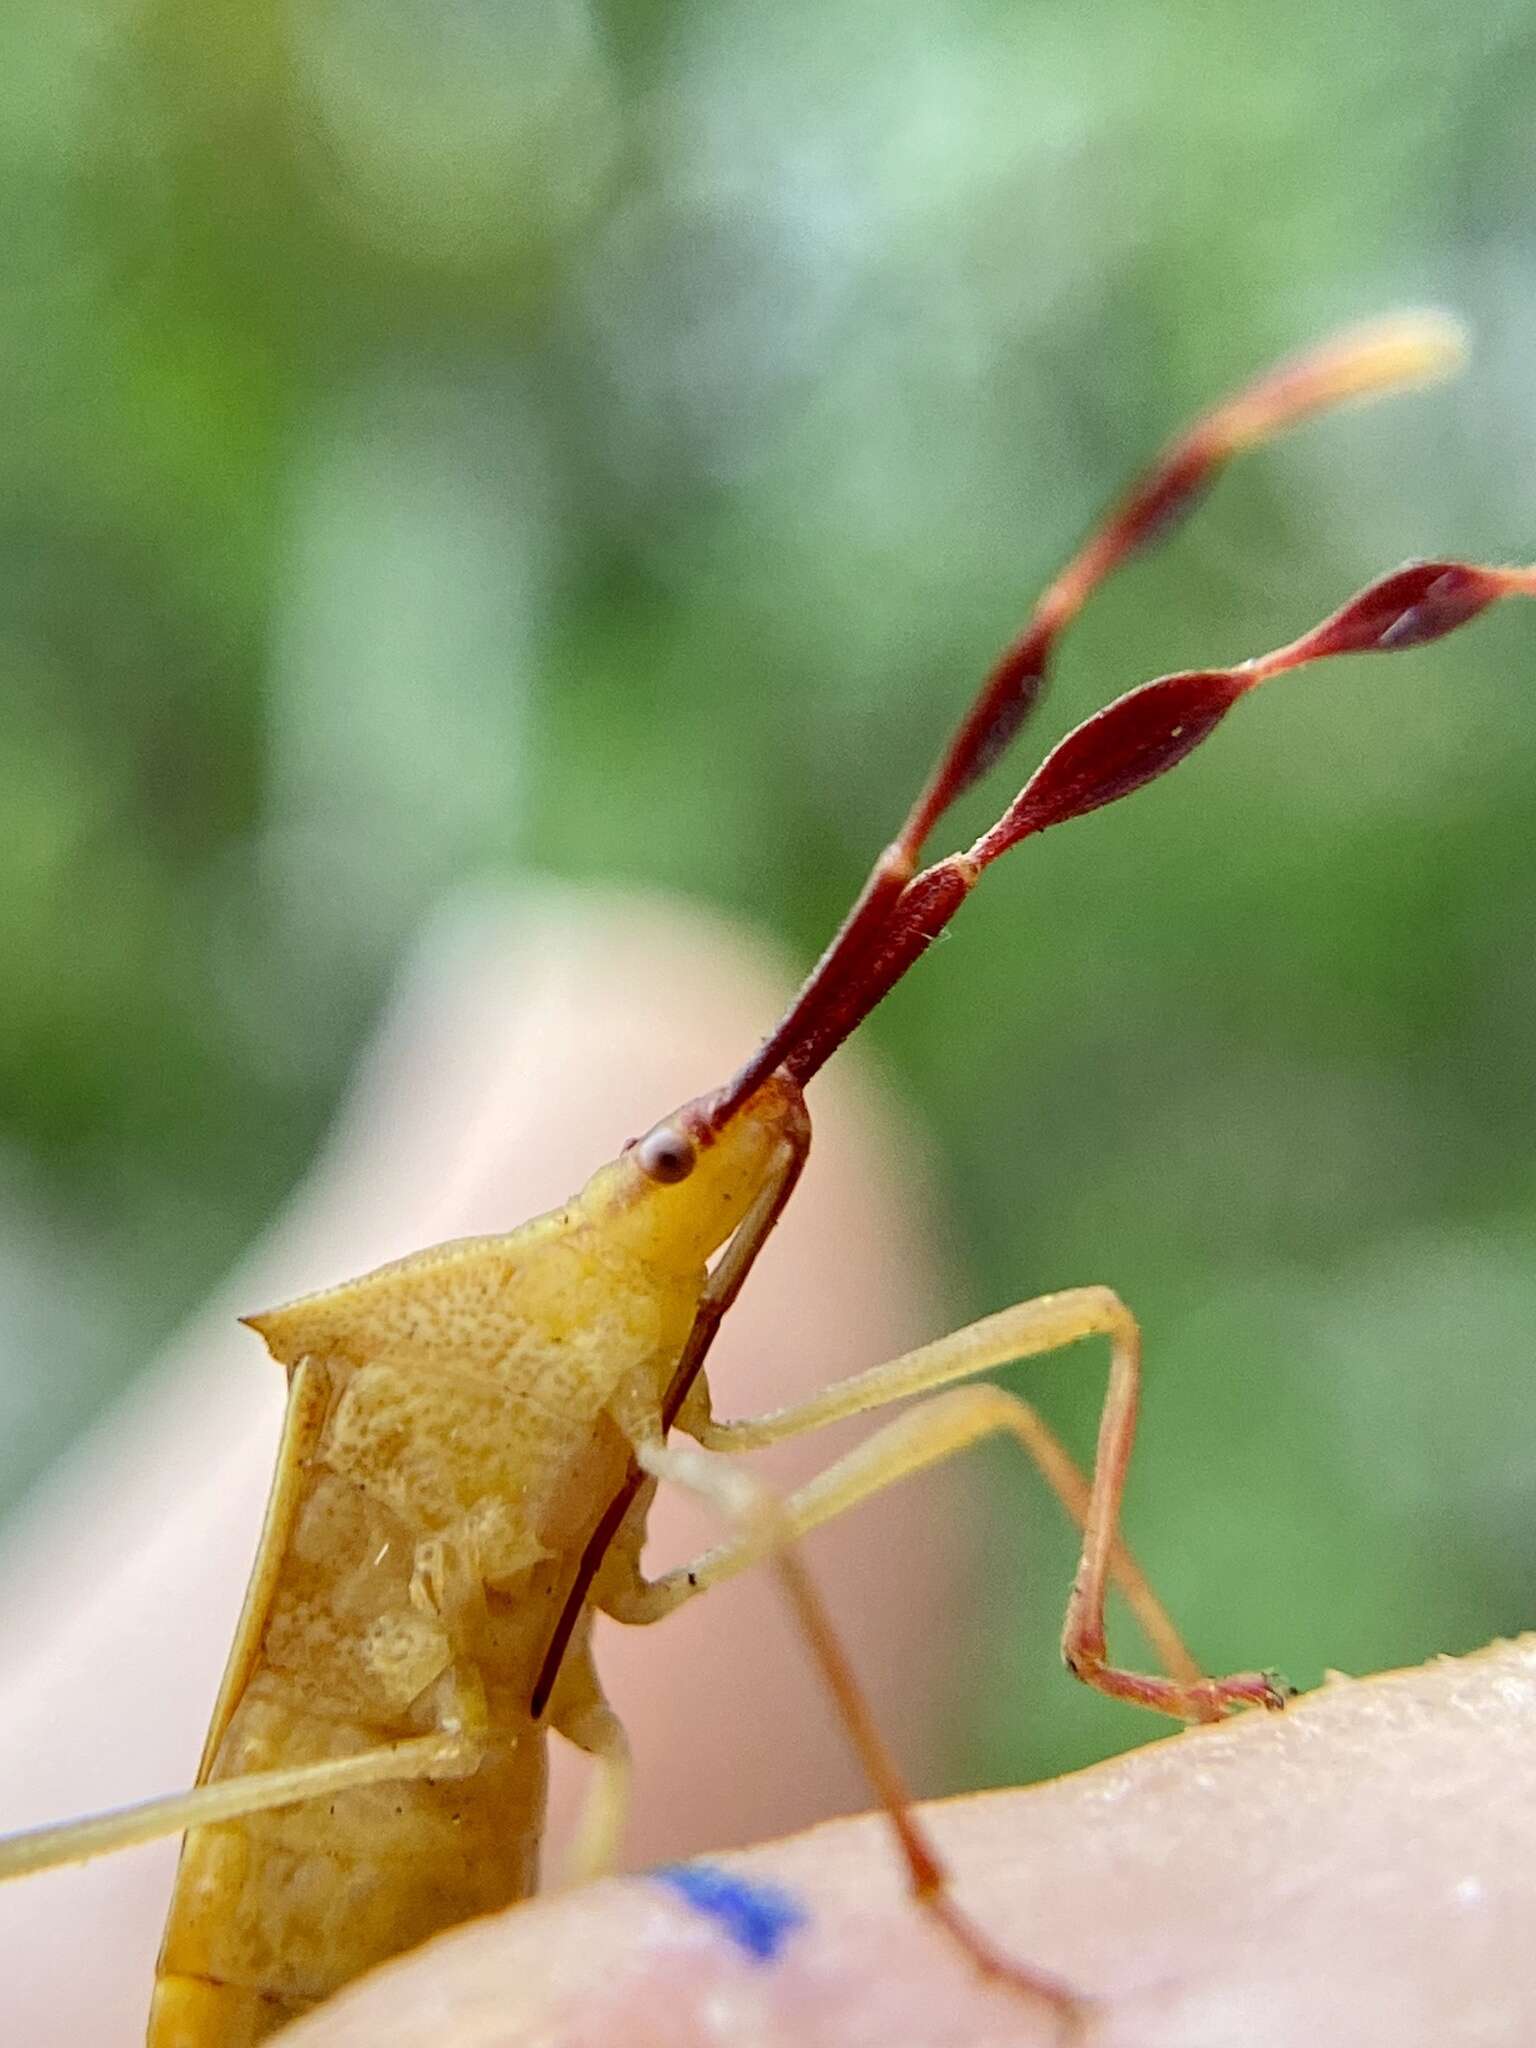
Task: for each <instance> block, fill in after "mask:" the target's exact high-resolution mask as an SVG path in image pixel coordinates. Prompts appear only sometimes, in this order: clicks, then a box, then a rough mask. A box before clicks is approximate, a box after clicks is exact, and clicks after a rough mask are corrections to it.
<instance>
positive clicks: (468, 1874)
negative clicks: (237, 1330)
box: [149, 1083, 803, 2048]
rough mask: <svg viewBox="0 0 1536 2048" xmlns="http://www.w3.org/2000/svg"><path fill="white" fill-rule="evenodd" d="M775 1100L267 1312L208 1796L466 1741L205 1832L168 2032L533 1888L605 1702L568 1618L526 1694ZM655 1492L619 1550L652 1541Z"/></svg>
mask: <svg viewBox="0 0 1536 2048" xmlns="http://www.w3.org/2000/svg"><path fill="white" fill-rule="evenodd" d="M802 1114H803V1112H801V1111H800V1109H799V1091H798V1089H796V1088H794V1087H793V1085H792V1084H789V1083H777V1084H775V1085H774V1086H772V1087H770V1088H768V1089H765V1090H764V1091H762V1093H761V1094H760V1095H759V1097H758V1098H756V1100H755V1101H754V1103H753V1104H752V1105H751V1109H750V1112H749V1114H748V1115H746V1116H743V1117H738V1118H736V1119H733V1121H732V1123H731V1125H730V1126H729V1128H728V1130H727V1131H725V1132H724V1133H722V1134H721V1137H720V1139H719V1141H718V1142H717V1143H715V1144H713V1145H711V1146H710V1147H709V1148H708V1150H707V1151H706V1152H705V1153H703V1154H702V1155H701V1157H700V1158H699V1160H698V1162H697V1166H696V1170H694V1171H692V1172H691V1173H690V1174H689V1175H688V1177H687V1178H686V1180H684V1181H682V1182H681V1183H680V1184H678V1185H676V1186H669V1185H663V1184H659V1183H658V1182H657V1181H656V1180H654V1179H653V1178H651V1177H650V1176H648V1175H647V1174H646V1173H645V1172H644V1171H642V1169H641V1168H640V1166H639V1165H638V1164H636V1163H635V1161H634V1158H633V1155H632V1153H626V1154H624V1155H623V1156H621V1157H620V1158H619V1159H618V1160H617V1161H615V1162H614V1163H613V1164H612V1165H610V1166H606V1167H604V1168H603V1169H602V1171H601V1172H600V1173H598V1174H597V1175H596V1176H595V1177H594V1178H593V1179H592V1180H591V1181H590V1182H589V1183H588V1185H587V1186H586V1188H585V1189H584V1190H583V1191H582V1193H581V1194H580V1195H578V1196H577V1197H576V1198H575V1200H574V1201H572V1202H571V1203H570V1204H569V1205H568V1206H567V1207H566V1208H564V1209H560V1210H557V1211H555V1212H553V1213H552V1214H550V1215H548V1216H543V1217H539V1218H536V1219H535V1220H534V1221H532V1222H530V1223H527V1224H525V1225H523V1227H522V1228H521V1229H519V1230H515V1231H513V1232H511V1233H510V1234H508V1235H507V1236H504V1237H489V1238H472V1239H466V1240H463V1241H461V1242H459V1243H455V1244H448V1245H443V1246H440V1247H438V1248H437V1249H435V1250H432V1251H427V1252H422V1253H418V1254H417V1255H416V1256H415V1257H413V1258H409V1259H405V1260H402V1261H400V1262H399V1263H397V1264H394V1265H390V1266H386V1267H383V1268H382V1269H381V1270H379V1271H378V1272H375V1273H371V1274H368V1275H366V1276H365V1277H364V1278H362V1279H359V1280H354V1281H351V1282H349V1283H347V1284H345V1285H343V1286H340V1287H336V1288H331V1289H328V1290H327V1291H326V1292H324V1293H322V1294H316V1295H311V1296H309V1297H307V1298H305V1299H304V1300H301V1301H297V1302H294V1303H292V1304H291V1305H290V1306H288V1307H286V1308H281V1309H277V1310H274V1311H273V1312H271V1313H270V1314H266V1315H260V1316H254V1317H252V1318H250V1321H251V1323H252V1326H253V1327H254V1328H255V1329H256V1330H258V1331H259V1332H260V1334H261V1335H262V1337H263V1338H264V1339H265V1340H266V1343H267V1345H268V1348H269V1349H270V1351H271V1352H272V1355H273V1356H274V1357H275V1358H276V1359H277V1360H278V1361H279V1363H280V1364H282V1365H284V1366H286V1367H287V1368H288V1371H289V1376H290V1392H289V1416H288V1426H287V1429H286V1431H285V1437H284V1444H283V1452H282V1456H281V1458H280V1461H279V1467H278V1474H277V1479H276V1483H275V1486H274V1491H273V1498H272V1505H271V1507H270V1509H269V1513H268V1519H267V1526H266V1530H265V1532H264V1535H263V1540H262V1544H261V1549H260V1552H259V1554H258V1558H257V1562H256V1567H255V1572H254V1575H253V1580H252V1585H251V1589H250V1593H249V1594H248V1596H247V1602H246V1610H245V1613H244V1615H243V1617H242V1620H241V1625H240V1628H239V1630H238V1633H237V1636H236V1642H235V1648H234V1651H233V1654H232V1656H231V1660H230V1666H229V1669H228V1672H227V1673H226V1677H225V1682H224V1686H223V1689H222V1692H221V1696H220V1699H219V1702H218V1705H217V1707H216V1709H215V1713H214V1720H213V1726H212V1728H211V1730H210V1733H209V1739H208V1745H207V1749H206V1751H205V1754H204V1759H203V1766H202V1769H201V1771H200V1773H199V1780H198V1781H199V1783H200V1784H201V1783H208V1782H212V1781H214V1780H217V1779H221V1778H233V1777H240V1776H244V1775H245V1774H247V1773H250V1772H253V1771H265V1770H270V1769H272V1768H274V1767H276V1766H282V1765H294V1764H310V1763H316V1762H320V1761H321V1760H323V1759H330V1758H335V1757H340V1756H347V1755H352V1754H358V1753H362V1752H365V1751H370V1750H377V1749H378V1748H379V1747H380V1746H381V1745H383V1744H387V1743H391V1742H396V1741H399V1740H400V1739H401V1738H404V1737H410V1736H419V1735H422V1734H424V1733H429V1732H431V1731H432V1730H434V1729H444V1728H446V1729H464V1730H466V1731H467V1732H468V1733H469V1735H470V1736H471V1737H472V1738H474V1741H475V1746H476V1749H477V1751H478V1754H479V1760H478V1762H477V1763H476V1764H475V1766H474V1768H473V1769H471V1770H469V1771H467V1772H466V1773H465V1774H464V1775H460V1776H450V1777H446V1778H436V1779H426V1778H418V1779H414V1780H410V1781H407V1782H404V1783H393V1784H378V1785H365V1786H361V1787H358V1788H356V1789H348V1790H342V1791H339V1792H337V1793H335V1794H334V1795H332V1796H330V1797H328V1798H326V1799H316V1800H311V1801H309V1802H307V1803H304V1804H301V1805H293V1806H287V1807H282V1808H278V1809H275V1810H272V1811H269V1812H263V1813H254V1814H248V1815H245V1816H243V1817H241V1818H239V1819H236V1820H230V1821H222V1822H219V1823H217V1824H215V1825H210V1826H203V1827H197V1828H193V1829H192V1830H191V1831H190V1832H189V1834H188V1836H187V1839H186V1846H185V1848H184V1850H183V1852H182V1859H181V1865H180V1869H179V1872H178V1876H177V1883H176V1890H175V1895H174V1898H173V1902H172V1906H171V1914H170V1920H169V1923H168V1926H167V1930H166V1936H165V1943H164V1947H163V1949H162V1952H161V1957H160V1968H159V1980H158V1985H157V1990H156V1997H155V2007H154V2014H153V2018H152V2020H151V2025H150V2035H149V2039H150V2043H151V2048H244V2044H247V2043H254V2042H257V2041H261V2040H263V2039H265V2038H266V2036H267V2035H269V2034H270V2033H272V2032H273V2031H274V2030H275V2029H276V2028H278V2027H279V2026H281V2025H283V2024H284V2023H285V2022H286V2021H287V2020H289V2019H291V2018H292V2017H294V2016H295V2015H296V2014H298V2013H300V2012H302V2011H305V2010H307V2009H308V2008H309V2007H310V2006H312V2005H314V2004H315V2003H317V2002H318V2001H319V2000H321V1999H324V1998H326V1997H328V1996H329V1995H330V1994H331V1993H332V1992H333V1991H335V1990H336V1989H337V1988H338V1987H339V1986H341V1985H342V1984H345V1983H347V1982H349V1981H350V1980H351V1979H353V1978H354V1977H357V1976H359V1975H360V1974H361V1973H362V1972H363V1971H364V1970H367V1969H370V1968H372V1967H373V1965H375V1964H376V1963H379V1962H382V1961H384V1960H386V1959H387V1958H388V1957H390V1956H393V1955H397V1954H399V1953H400V1952H401V1951H402V1950H405V1949H408V1948H412V1947H414V1946H415V1945H416V1944H417V1943H419V1942H421V1941H423V1940H425V1939H426V1937H427V1936H428V1935H430V1934H433V1933H435V1932H437V1931H438V1930H439V1929H441V1928H444V1927H448V1926H452V1925H453V1924H455V1923H456V1922H458V1921H462V1920H465V1919H467V1918H469V1917H470V1916H471V1915H474V1914H477V1913H485V1912H490V1911H492V1910H494V1909H495V1908H497V1907H500V1906H506V1905H510V1904H512V1903H513V1902H514V1901H516V1900H518V1899H521V1898H524V1897H526V1896H527V1895H528V1893H529V1892H530V1891H531V1890H532V1889H533V1886H534V1884H535V1881H536V1878H537V1870H538V1842H539V1836H540V1833H541V1831H542V1827H543V1818H544V1788H545V1757H544V1748H545V1743H544V1728H545V1726H546V1725H550V1726H553V1727H555V1728H557V1729H560V1728H565V1729H567V1730H573V1729H577V1728H579V1725H580V1717H581V1716H582V1715H583V1714H584V1713H586V1712H588V1711H590V1709H591V1708H592V1707H593V1705H594V1704H596V1703H600V1701H601V1693H600V1691H599V1688H598V1684H597V1680H596V1677H595V1674H594V1673H593V1671H592V1666H591V1660H590V1655H589V1652H588V1647H587V1634H588V1629H589V1625H590V1617H589V1614H588V1615H586V1616H584V1617H583V1618H582V1619H581V1620H580V1621H579V1622H578V1623H577V1626H576V1631H575V1633H574V1635H573V1637H572V1640H571V1643H570V1646H569V1648H568V1649H567V1651H566V1655H565V1657H564V1660H563V1662H562V1665H561V1673H560V1679H559V1683H558V1685H557V1688H556V1691H555V1695H554V1698H553V1700H552V1702H551V1704H550V1709H549V1712H548V1715H547V1716H546V1717H544V1719H541V1720H539V1721H535V1719H534V1715H533V1712H532V1710H531V1698H532V1694H533V1689H534V1682H535V1678H536V1675H537V1673H538V1670H539V1667H540V1662H541V1659H542V1658H543V1656H544V1654H545V1651H546V1649H547V1647H548V1644H549V1640H550V1635H551V1630H552V1629H553V1627H554V1625H555V1622H556V1619H557V1617H558V1616H559V1614H560V1612H561V1609H562V1605H563V1603H564V1601H565V1599H566V1597H567V1595H568V1593H569V1591H570V1588H571V1586H572V1584H573V1581H574V1577H575V1573H576V1570H577V1567H578V1564H579V1561H580V1558H581V1555H582V1552H583V1549H584V1546H585V1545H586V1543H587V1540H588V1539H589V1537H590V1536H591V1533H592V1530H593V1527H594V1525H595V1523H596V1520H597V1518H598V1514H599V1512H600V1511H601V1510H602V1508H604V1507H605V1506H606V1505H607V1504H608V1502H609V1501H611V1500H612V1499H613V1498H614V1497H615V1496H616V1495H617V1494H618V1493H619V1491H620V1489H621V1488H622V1486H623V1484H624V1480H625V1476H626V1473H627V1472H628V1471H629V1470H630V1467H631V1462H632V1459H633V1455H634V1451H635V1448H636V1446H637V1441H638V1440H639V1439H641V1438H643V1437H648V1436H659V1435H660V1434H661V1409H662V1402H663V1398H664V1396H665V1393H666V1389H667V1386H668V1383H669V1381H670V1380H671V1377H672V1374H673V1371H674V1368H675V1366H676V1364H677V1360H678V1357H679V1354H680V1352H681V1350H682V1347H683V1344H684V1342H685V1340H686V1338H687V1335H688V1332H689V1329H690V1327H691V1326H692V1323H693V1320H694V1317H695V1314H696V1311H697V1309H698V1304H699V1299H700V1295H701V1292H702V1290H703V1286H704V1281H705V1261H706V1259H707V1258H708V1257H709V1255H710V1254H711V1253H712V1252H713V1251H715V1249H716V1248H717V1247H718V1246H719V1245H720V1244H722V1243H723V1242H724V1241H725V1239H726V1238H727V1237H729V1236H730V1234H731V1233H732V1232H733V1231H734V1229H735V1228H736V1226H737V1224H738V1223H739V1222H740V1220H741V1217H742V1215H743V1214H744V1213H745V1211H746V1209H747V1208H748V1206H749V1205H750V1203H751V1201H752V1199H753V1197H754V1196H755V1195H756V1194H757V1192H758V1191H759V1189H760V1187H761V1185H762V1184H763V1181H764V1178H765V1175H766V1174H767V1173H768V1172H769V1171H770V1170H771V1168H772V1166H773V1164H774V1162H775V1160H776V1159H777V1158H778V1156H779V1154H780V1152H781V1150H782V1145H781V1133H782V1131H783V1129H784V1127H785V1123H786V1119H791V1118H795V1117H798V1116H800V1115H802ZM648 1499H649V1489H648V1488H647V1489H645V1490H644V1491H643V1492H642V1494H641V1495H640V1496H639V1497H638V1498H637V1501H636V1504H635V1508H634V1511H633V1512H632V1514H631V1515H630V1517H629V1518H628V1521H627V1524H626V1528H625V1530H624V1531H623V1532H621V1534H620V1537H619V1539H618V1543H617V1545H616V1555H618V1556H620V1557H622V1556H623V1555H625V1554H626V1551H627V1553H628V1555H629V1556H630V1557H631V1558H633V1557H634V1556H635V1555H636V1554H637V1552H638V1547H639V1543H640V1540H641V1537H642V1534H643V1528H644V1511H645V1507H646V1505H647V1504H648Z"/></svg>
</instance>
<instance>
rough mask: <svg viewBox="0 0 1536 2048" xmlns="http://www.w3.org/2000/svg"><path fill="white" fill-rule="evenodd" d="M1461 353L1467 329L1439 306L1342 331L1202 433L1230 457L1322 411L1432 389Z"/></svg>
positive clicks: (1456, 365)
mask: <svg viewBox="0 0 1536 2048" xmlns="http://www.w3.org/2000/svg"><path fill="white" fill-rule="evenodd" d="M1467 347H1468V336H1467V330H1466V328H1465V326H1464V325H1463V324H1462V322H1461V321H1460V320H1458V319H1457V318H1456V317H1455V316H1454V315H1453V314H1451V313H1446V312H1443V311H1441V310H1440V309H1439V308H1438V307H1426V308H1424V309H1422V310H1414V311H1408V312H1402V313H1390V314H1388V315H1387V316H1386V317H1385V318H1384V319H1381V320H1371V321H1367V322H1366V323H1364V324H1363V325H1361V326H1358V327H1347V328H1345V329H1344V330H1343V332H1342V333H1339V334H1335V335H1334V336H1333V337H1332V338H1331V339H1330V340H1328V341H1324V342H1321V343H1319V345H1318V346H1317V347H1316V348H1312V349H1308V350H1307V351H1306V352H1305V353H1304V354H1303V355H1299V356H1293V357H1292V359H1291V360H1290V361H1289V362H1288V363H1282V364H1281V366H1280V367H1279V369H1277V370H1273V371H1271V373H1270V374H1269V375H1268V376H1267V377H1264V378H1261V379H1260V381H1259V382H1258V383H1257V384H1253V385H1250V386H1249V387H1248V389H1247V390H1246V391H1245V392H1242V393H1241V394H1240V395H1239V396H1238V397H1237V398H1236V399H1234V400H1232V401H1231V402H1230V404H1228V405H1226V406H1223V407H1220V408H1218V410H1217V411H1216V412H1215V413H1214V414H1212V415H1211V416H1210V420H1209V423H1208V425H1207V427H1206V433H1207V434H1208V435H1209V437H1210V439H1211V441H1212V442H1214V443H1215V444H1216V445H1217V446H1219V447H1220V449H1221V451H1222V453H1223V454H1224V455H1226V454H1231V453H1233V452H1235V451H1236V450H1237V449H1238V448H1242V447H1252V446H1253V445H1254V444H1255V443H1257V442H1260V441H1267V440H1269V439H1271V438H1272V437H1273V436H1274V435H1275V434H1277V433H1280V432H1283V431H1284V429H1285V428H1287V427H1290V426H1294V425H1296V424H1298V423H1299V422H1300V421H1302V420H1304V419H1309V418H1310V417H1311V416H1312V415H1313V414H1314V413H1316V412H1320V411H1322V410H1323V409H1324V408H1325V407H1331V406H1335V405H1344V404H1347V403H1348V402H1350V401H1351V400H1355V399H1370V398H1377V397H1381V396H1382V395H1384V394H1385V393H1388V392H1393V391H1407V390H1412V389H1415V388H1416V387H1417V386H1419V385H1422V384H1433V383H1438V382H1439V380H1440V379H1441V378H1442V377H1449V376H1450V375H1452V373H1453V372H1454V371H1456V370H1459V369H1460V368H1461V366H1462V364H1463V363H1464V362H1465V361H1466V357H1467Z"/></svg>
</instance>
